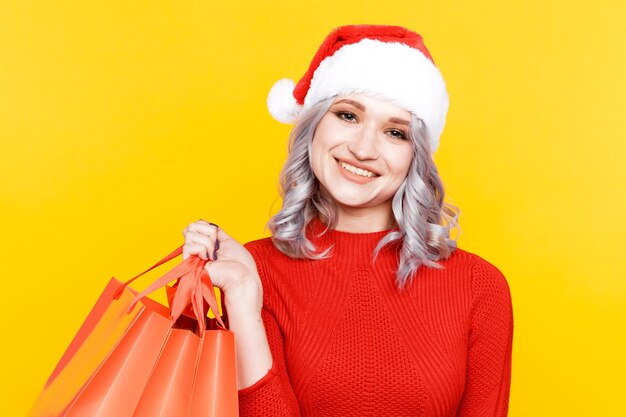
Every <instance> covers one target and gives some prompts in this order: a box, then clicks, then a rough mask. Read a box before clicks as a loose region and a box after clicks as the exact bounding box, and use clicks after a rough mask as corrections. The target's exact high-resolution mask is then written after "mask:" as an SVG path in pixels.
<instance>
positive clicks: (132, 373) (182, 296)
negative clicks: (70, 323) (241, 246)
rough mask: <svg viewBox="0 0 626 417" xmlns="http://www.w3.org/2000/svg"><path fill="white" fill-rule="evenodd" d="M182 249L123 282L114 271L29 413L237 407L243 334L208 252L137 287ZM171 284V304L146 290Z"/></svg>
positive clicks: (175, 415) (189, 414)
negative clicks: (209, 266)
mask: <svg viewBox="0 0 626 417" xmlns="http://www.w3.org/2000/svg"><path fill="white" fill-rule="evenodd" d="M181 253H182V246H181V247H179V248H177V249H176V250H175V251H173V252H172V253H171V254H169V255H168V256H166V257H165V258H163V259H162V260H160V261H159V262H157V263H156V264H155V265H153V266H152V267H150V268H149V269H147V270H146V271H144V272H142V273H141V274H139V275H137V276H135V277H133V278H131V279H130V280H128V281H126V282H124V283H122V282H121V281H119V280H117V279H116V278H115V277H112V278H111V280H110V281H109V283H108V285H107V286H106V287H105V289H104V291H103V292H102V294H101V296H100V298H99V299H98V300H97V302H96V304H95V305H94V307H93V308H92V310H91V312H90V313H89V314H88V316H87V318H86V319H85V321H84V323H83V324H82V326H81V327H80V329H79V331H78V333H77V334H76V336H75V337H74V339H73V340H72V342H71V343H70V345H69V346H68V348H67V349H66V351H65V353H64V354H63V356H62V357H61V359H60V361H59V363H58V364H57V366H56V367H55V369H54V370H53V372H52V374H51V375H50V377H49V378H48V381H47V382H46V384H45V386H44V388H43V390H42V392H41V394H40V395H39V396H38V398H37V399H36V401H35V404H34V405H33V407H32V409H31V411H30V413H29V414H28V417H44V416H45V417H92V416H98V417H131V416H133V417H148V416H150V417H153V416H161V417H167V416H172V417H200V416H202V417H216V416H219V417H222V416H237V415H238V403H237V381H236V375H237V373H236V362H235V341H234V334H233V333H232V332H231V331H230V330H228V329H227V326H226V325H225V322H224V320H223V319H222V317H221V316H220V313H219V312H220V310H219V305H218V303H217V300H216V298H215V293H214V288H213V285H212V283H211V279H210V277H209V275H208V272H207V271H206V269H205V268H204V266H205V264H206V262H207V261H204V260H202V259H201V258H199V257H198V256H190V257H189V258H187V259H186V260H185V261H182V262H181V263H180V264H178V265H177V266H176V267H174V268H173V269H172V270H170V271H168V272H167V273H166V274H165V275H163V276H162V277H161V278H159V279H157V280H156V281H154V282H153V283H152V284H151V285H150V286H148V288H146V289H145V290H144V291H142V292H141V293H138V292H137V291H136V290H134V289H132V288H131V287H130V286H129V285H130V284H131V283H132V282H133V281H134V280H135V279H137V278H139V277H140V276H141V275H143V274H145V273H146V272H148V271H150V270H152V269H154V268H156V267H157V266H159V265H161V264H163V263H164V262H167V261H169V260H171V259H173V258H175V257H176V256H178V255H180V254H181ZM209 262H210V261H209ZM175 280H176V281H177V282H176V284H175V285H174V286H171V287H170V286H167V285H166V284H168V283H170V282H172V281H175ZM164 286H165V287H166V290H167V293H168V302H169V307H168V306H164V305H162V304H160V303H158V302H156V301H154V300H152V299H150V298H149V297H147V295H148V294H150V293H151V292H153V291H155V290H157V289H159V288H162V287H164ZM209 309H210V310H211V311H212V312H213V315H214V318H209V317H207V316H206V313H207V312H208V310H209Z"/></svg>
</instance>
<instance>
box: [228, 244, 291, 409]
mask: <svg viewBox="0 0 626 417" xmlns="http://www.w3.org/2000/svg"><path fill="white" fill-rule="evenodd" d="M244 246H245V247H246V249H248V251H249V252H250V253H251V254H252V256H253V258H254V260H255V263H256V265H257V271H258V274H259V279H260V281H261V283H262V287H263V294H264V296H263V308H262V309H261V322H260V323H259V322H257V325H259V324H260V327H262V328H263V333H264V335H265V340H264V341H265V345H263V346H262V349H263V350H264V353H263V355H262V357H263V359H259V358H258V351H256V350H255V348H254V347H253V346H245V347H243V349H245V351H246V352H249V353H248V354H247V355H248V358H242V359H241V363H242V364H244V363H247V361H248V359H249V360H250V361H257V360H259V361H260V360H263V361H264V362H263V365H262V366H261V365H258V364H257V365H255V364H249V365H247V366H248V369H247V370H246V371H244V374H247V375H242V378H244V379H245V381H246V382H244V383H242V384H240V386H241V387H242V388H240V390H239V415H240V417H246V416H255V417H256V416H260V417H262V416H267V417H274V416H276V417H281V416H285V417H286V416H289V417H295V416H300V406H299V404H298V400H297V399H296V396H295V394H294V392H293V388H292V386H291V382H290V380H289V375H288V373H287V366H286V363H285V353H284V341H283V336H282V333H281V330H280V327H279V325H278V322H277V321H276V319H275V317H274V315H273V314H272V311H271V309H270V308H269V306H268V305H267V304H268V303H267V299H268V297H270V298H271V294H272V292H271V288H269V285H270V284H268V279H267V276H266V272H265V268H264V265H263V262H262V257H261V256H259V254H258V253H257V250H256V247H255V246H254V245H253V244H250V243H246V244H245V245H244ZM266 289H267V291H266ZM227 308H228V307H227ZM229 311H230V310H229ZM229 323H230V325H231V329H232V328H233V325H234V324H235V323H233V322H232V320H231V318H230V314H229ZM242 330H243V329H242ZM237 331H238V330H236V329H234V332H235V340H237V338H238V337H239V336H238V333H237ZM244 331H245V330H244ZM259 333H260V330H259ZM245 337H247V336H244V338H245ZM261 342H262V340H261V337H260V336H259V343H260V344H261V345H262V344H263V343H261ZM235 343H236V345H237V349H239V346H240V344H246V343H247V342H246V341H245V340H244V339H241V340H239V341H236V342H235ZM252 343H253V344H254V343H256V342H255V341H253V342H252ZM266 349H267V350H266ZM268 351H269V352H271V355H270V357H269V359H270V360H269V366H268V362H267V352H268ZM237 360H238V361H240V359H239V352H238V353H237ZM261 369H265V370H266V371H265V372H264V375H263V376H262V378H260V379H257V375H258V374H257V371H260V370H261ZM253 380H255V381H256V382H254V383H253V384H251V385H250V381H253Z"/></svg>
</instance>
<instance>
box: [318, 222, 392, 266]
mask: <svg viewBox="0 0 626 417" xmlns="http://www.w3.org/2000/svg"><path fill="white" fill-rule="evenodd" d="M326 227H327V226H326V224H324V223H323V222H322V221H321V220H320V219H319V218H318V217H317V216H314V217H313V218H312V219H311V220H310V221H309V223H308V224H307V229H306V235H307V238H308V239H309V240H310V241H311V242H312V243H313V244H315V246H316V247H317V248H318V250H319V251H320V252H322V251H324V250H325V249H326V248H328V247H330V246H332V245H334V248H333V249H331V252H330V254H331V256H332V258H334V259H336V260H341V261H343V260H348V261H350V263H352V262H356V263H367V264H369V263H371V262H372V260H373V257H374V249H375V248H376V246H377V245H378V242H379V241H380V240H381V239H382V238H383V237H385V235H387V233H389V232H390V231H398V230H400V229H399V227H398V226H395V227H393V228H389V229H385V230H380V231H377V232H365V233H357V232H346V231H340V230H334V229H329V230H326ZM325 230H326V232H324V231H325ZM396 244H397V242H396ZM396 244H393V245H390V244H388V245H385V247H383V248H382V249H381V250H380V252H379V255H378V259H380V258H381V257H384V258H388V257H389V256H390V255H391V254H393V253H394V251H393V250H390V249H391V248H392V247H393V246H395V245H396Z"/></svg>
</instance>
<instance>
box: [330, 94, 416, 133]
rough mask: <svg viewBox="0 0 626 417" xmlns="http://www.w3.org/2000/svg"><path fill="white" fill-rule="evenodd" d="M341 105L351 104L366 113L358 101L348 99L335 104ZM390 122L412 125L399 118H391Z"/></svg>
mask: <svg viewBox="0 0 626 417" xmlns="http://www.w3.org/2000/svg"><path fill="white" fill-rule="evenodd" d="M339 103H346V104H351V105H353V106H354V107H356V108H357V109H359V110H361V111H365V110H366V109H365V106H364V105H363V104H361V103H359V102H358V101H354V100H350V99H347V98H344V99H341V100H337V101H336V102H335V104H339ZM389 121H390V122H391V123H397V124H400V125H405V126H409V125H410V123H409V121H408V120H404V119H398V118H397V117H390V118H389Z"/></svg>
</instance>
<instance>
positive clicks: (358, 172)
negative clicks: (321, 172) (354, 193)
mask: <svg viewBox="0 0 626 417" xmlns="http://www.w3.org/2000/svg"><path fill="white" fill-rule="evenodd" d="M339 164H340V165H341V166H342V167H343V168H345V169H346V170H348V171H350V172H352V173H354V174H356V175H360V176H362V177H369V178H372V177H374V176H376V174H374V173H373V172H371V171H367V170H364V169H361V168H357V167H354V166H352V165H350V164H346V163H345V162H342V161H339Z"/></svg>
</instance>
